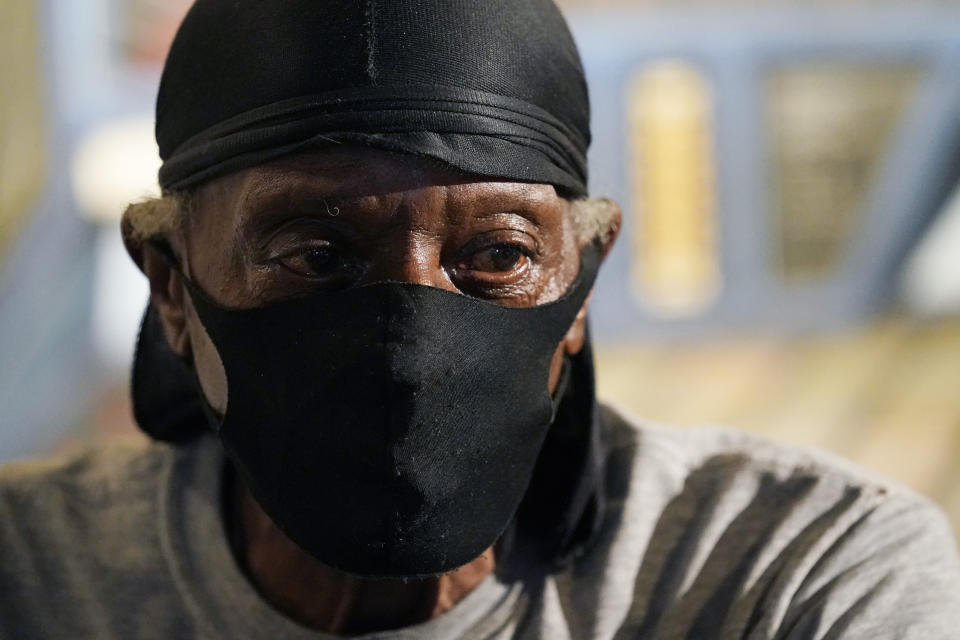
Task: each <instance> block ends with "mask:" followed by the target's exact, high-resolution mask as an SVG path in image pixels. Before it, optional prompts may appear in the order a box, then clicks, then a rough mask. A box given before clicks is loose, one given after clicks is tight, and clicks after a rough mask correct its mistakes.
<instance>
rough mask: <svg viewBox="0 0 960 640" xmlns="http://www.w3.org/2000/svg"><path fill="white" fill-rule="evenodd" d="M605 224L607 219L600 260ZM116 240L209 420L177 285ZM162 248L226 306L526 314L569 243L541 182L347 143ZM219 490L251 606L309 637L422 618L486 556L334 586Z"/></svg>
mask: <svg viewBox="0 0 960 640" xmlns="http://www.w3.org/2000/svg"><path fill="white" fill-rule="evenodd" d="M125 224H126V223H125ZM618 228H619V215H617V217H616V219H615V220H614V223H613V224H612V225H611V229H610V232H609V234H608V235H607V236H606V237H605V238H604V244H605V246H604V249H605V251H609V249H610V247H611V246H612V244H613V241H614V239H615V237H616V232H617V230H618ZM124 236H125V238H126V243H127V248H128V250H129V252H130V254H131V256H132V257H133V258H134V260H135V261H136V262H137V264H138V265H139V266H140V269H141V270H142V271H143V272H144V273H145V274H146V276H147V277H148V278H149V280H150V287H151V301H152V303H153V305H154V307H155V308H156V309H157V311H158V312H159V315H160V318H161V320H162V323H163V327H164V333H165V335H166V338H167V340H168V342H169V344H170V346H171V348H172V349H173V350H174V351H175V352H176V353H178V354H180V355H182V356H184V357H188V358H191V359H192V361H193V362H194V365H195V367H196V369H197V375H198V378H199V380H200V385H201V387H202V389H203V391H204V394H205V395H206V396H207V399H208V401H209V402H210V404H211V405H212V406H213V407H214V409H216V410H217V411H219V412H221V413H222V412H223V411H224V410H225V409H226V405H227V384H226V377H225V375H224V372H223V367H222V365H221V363H220V360H219V357H218V356H217V353H216V350H215V349H214V347H213V345H212V343H211V342H210V339H209V337H208V336H207V334H206V332H205V331H204V329H203V327H202V325H201V324H200V322H199V320H198V319H197V316H196V312H195V310H194V308H193V305H192V304H191V301H190V298H189V296H188V295H187V292H186V290H185V288H184V284H183V280H182V278H181V277H180V275H179V274H178V273H177V271H176V270H174V269H172V268H171V267H170V265H169V264H168V262H167V261H166V260H165V259H164V257H163V256H162V255H161V253H160V252H159V251H158V250H157V249H156V248H155V247H154V246H153V245H152V244H151V243H140V242H137V241H136V240H134V239H132V238H131V235H130V234H129V228H126V232H125V233H124ZM168 242H169V244H170V246H171V247H172V249H173V251H174V253H175V254H176V256H177V260H178V262H179V264H180V268H181V269H182V271H183V273H184V274H186V275H187V276H188V277H190V278H191V279H192V280H193V281H194V282H195V283H196V284H197V285H199V286H200V287H201V288H202V289H203V290H204V291H206V292H207V294H208V295H210V296H211V297H212V298H213V299H214V300H216V301H217V302H219V303H220V304H221V305H224V306H228V307H235V308H244V307H256V306H262V305H265V304H268V303H270V302H274V301H277V300H281V299H284V298H290V297H295V296H300V295H306V294H309V293H310V292H311V291H316V290H317V289H322V288H330V287H349V286H352V285H358V284H364V283H368V282H374V281H380V280H392V281H403V282H411V283H417V284H423V285H428V286H433V287H439V288H442V289H447V290H448V291H453V292H457V293H461V294H464V295H469V296H475V297H480V298H484V299H487V300H490V301H492V302H495V303H497V304H502V305H506V306H517V307H523V306H533V305H538V304H543V303H546V302H549V301H552V300H555V299H557V298H558V297H560V296H561V295H562V294H563V293H564V292H565V291H566V289H567V288H568V287H569V285H570V284H571V283H572V282H573V279H574V278H575V276H576V274H577V269H578V265H579V252H580V249H581V248H582V247H581V246H580V245H579V243H578V241H577V234H576V229H575V226H574V223H573V219H572V216H571V215H570V203H569V202H568V201H567V200H566V199H564V198H562V197H560V196H559V195H558V194H557V193H556V190H555V189H554V188H553V187H552V186H550V185H543V184H527V183H517V182H505V181H498V180H494V179H487V178H481V177H475V176H464V175H463V174H458V173H454V172H452V171H450V170H448V169H445V168H442V167H440V166H438V165H437V163H433V162H427V161H421V160H418V159H416V158H412V157H409V156H402V155H397V154H392V153H388V152H383V151H376V150H371V149H361V148H342V149H337V150H335V151H327V152H323V153H316V154H309V155H302V156H292V157H288V158H284V159H281V160H279V161H276V162H273V163H270V164H266V165H261V166H257V167H254V168H251V169H246V170H242V171H239V172H237V173H234V174H231V175H228V176H225V177H222V178H218V179H215V180H212V181H210V182H209V183H207V184H205V185H204V186H203V187H201V188H200V189H199V190H198V192H197V193H196V197H195V200H194V210H193V212H192V214H191V215H190V216H189V218H188V219H187V220H186V221H185V223H184V224H183V225H182V227H181V229H179V230H178V231H177V232H176V233H174V234H173V235H172V236H171V237H169V238H168ZM585 317H586V305H584V308H583V309H581V312H580V314H579V315H578V316H577V319H576V320H575V321H574V323H573V325H572V326H571V327H570V330H569V331H568V332H567V334H566V336H565V337H564V339H563V340H562V341H561V343H560V344H558V345H557V349H556V352H555V353H554V357H553V360H552V365H551V369H550V375H549V380H547V381H546V383H547V384H548V385H549V388H550V390H551V391H553V390H554V389H555V388H556V385H557V381H558V379H559V375H560V372H561V368H562V363H563V356H564V354H575V353H577V352H578V351H579V350H580V349H581V348H582V347H583V341H584V326H585V325H584V323H585ZM264 428H269V425H264ZM234 479H235V478H234ZM235 480H236V479H235ZM232 485H233V487H234V489H233V490H232V491H231V492H230V495H228V496H227V508H226V519H227V522H228V525H229V528H230V529H231V538H232V540H233V542H234V548H235V549H236V550H237V551H236V553H237V556H238V562H239V563H240V565H241V567H242V568H243V569H244V570H245V572H246V574H247V575H248V576H249V578H250V580H251V581H252V583H253V584H254V585H255V586H256V588H257V589H258V591H259V592H260V593H261V594H262V595H263V597H265V598H266V599H267V600H268V601H269V602H271V603H272V604H273V605H274V606H275V607H276V608H277V609H279V610H280V611H282V612H283V613H284V614H286V615H288V616H289V617H291V618H293V619H294V620H297V621H298V622H300V623H301V624H304V625H306V626H309V627H311V628H315V629H318V630H322V631H327V632H333V633H342V634H356V633H363V632H370V631H376V630H383V629H392V628H399V627H402V626H406V625H410V624H415V623H417V622H422V621H424V620H427V619H430V618H433V617H435V616H438V615H440V614H441V613H443V612H444V611H447V610H449V609H450V608H452V607H453V606H454V605H455V604H456V603H457V602H459V601H460V600H461V599H462V598H463V597H464V596H466V595H467V594H468V593H469V592H470V591H471V590H472V589H473V588H474V587H476V586H477V585H478V584H479V583H480V582H482V581H483V579H484V578H486V577H487V576H488V575H489V574H490V573H491V572H492V571H493V569H494V564H495V558H494V552H493V549H492V548H491V549H488V550H487V551H486V552H485V553H483V554H482V555H481V556H480V557H478V558H477V559H475V560H474V561H472V562H470V563H469V564H467V565H465V566H463V567H461V568H459V569H457V570H456V571H453V572H450V573H448V574H445V575H442V576H439V577H434V578H428V579H420V580H411V581H406V582H404V581H400V580H365V579H363V578H359V577H355V576H349V575H346V574H343V573H340V572H338V571H335V570H333V569H330V568H329V567H326V566H324V565H322V564H320V563H319V562H317V561H316V560H314V559H313V558H312V557H311V556H309V555H307V554H306V552H304V551H302V550H301V549H300V548H299V547H298V546H297V545H296V544H294V543H293V542H292V541H290V540H289V539H288V538H287V537H286V536H285V535H284V534H283V533H282V532H281V531H280V530H279V529H278V528H277V527H276V525H275V524H274V523H273V521H272V520H271V519H270V518H269V516H267V515H266V514H265V513H264V512H263V510H262V509H261V508H260V506H259V504H258V503H257V502H256V500H254V499H253V497H252V496H251V495H250V493H249V491H248V490H247V489H246V487H245V486H244V485H243V484H242V482H240V481H234V482H233V483H232Z"/></svg>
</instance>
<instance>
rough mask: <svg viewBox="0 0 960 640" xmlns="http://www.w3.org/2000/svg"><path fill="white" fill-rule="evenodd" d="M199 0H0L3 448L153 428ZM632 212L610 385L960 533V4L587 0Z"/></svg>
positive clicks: (618, 393) (605, 145) (626, 402)
mask: <svg viewBox="0 0 960 640" xmlns="http://www.w3.org/2000/svg"><path fill="white" fill-rule="evenodd" d="M188 5H189V2H187V1H185V0H85V1H84V2H82V3H81V2H73V1H69V0H3V2H2V3H0V462H2V461H6V460H11V459H14V458H22V457H28V456H35V455H40V454H45V453H51V452H56V451H63V450H66V449H70V448H74V447H77V446H80V445H82V444H86V443H89V442H91V441H98V440H102V439H107V438H119V437H131V438H132V437H139V436H138V435H137V431H136V428H135V426H134V425H133V421H132V417H131V413H130V406H129V401H128V398H127V393H128V390H127V381H128V377H129V367H130V361H131V357H132V352H133V344H134V341H135V338H136V332H137V328H138V323H139V319H140V315H141V314H142V312H143V308H144V305H145V302H146V300H147V288H146V282H145V280H144V279H143V278H142V276H140V275H139V272H137V271H136V269H135V268H134V267H133V265H132V263H130V262H129V259H128V258H127V257H126V254H125V252H124V250H123V247H122V244H121V242H120V236H119V228H118V220H119V216H120V214H121V213H122V211H123V209H124V206H125V204H126V203H127V202H129V201H131V200H135V199H138V198H142V197H144V196H149V195H155V194H156V193H157V186H156V170H157V168H158V166H159V160H158V158H157V150H156V145H155V143H154V142H153V137H152V136H153V131H152V127H153V101H154V98H155V95H156V85H157V81H158V78H159V72H160V68H161V66H162V63H163V58H164V55H165V53H166V49H167V47H168V45H169V42H170V40H171V39H172V36H173V33H174V31H175V29H176V26H177V24H178V22H179V19H180V18H181V17H182V15H183V13H184V12H185V11H186V8H187V6H188ZM562 6H563V9H564V10H565V12H566V13H567V15H568V18H569V20H570V23H571V27H572V29H573V31H574V34H575V37H576V38H577V40H578V42H579V44H580V46H581V50H582V54H583V58H584V64H585V66H586V69H587V74H588V78H589V82H590V87H591V95H592V102H593V109H594V122H593V129H594V144H593V148H592V155H591V171H592V191H593V193H594V194H596V195H608V196H610V197H612V198H614V199H615V200H617V201H619V202H620V203H621V204H622V205H623V207H624V212H625V226H624V231H623V234H622V236H621V241H620V243H619V246H618V247H617V248H616V249H615V251H614V253H613V254H612V256H611V257H610V259H609V261H608V264H607V266H606V270H605V272H604V273H603V274H602V275H601V278H600V281H599V282H598V285H597V289H596V293H595V296H594V301H593V306H592V316H591V317H592V320H591V322H592V328H593V333H594V339H595V342H596V346H597V352H598V353H597V355H598V365H599V374H598V375H599V384H600V391H601V395H602V396H604V397H606V398H608V399H611V400H612V401H614V403H615V404H618V405H619V406H621V407H624V408H626V409H628V410H629V411H631V412H633V413H634V414H636V415H638V416H642V417H644V418H648V419H650V420H655V421H662V422H669V423H672V424H676V425H678V427H681V428H682V427H683V426H685V425H693V424H704V423H713V424H726V425H730V426H734V427H738V428H742V429H745V430H748V431H751V432H754V433H757V434H761V435H763V436H766V437H769V438H773V439H776V440H779V441H782V442H787V443H792V444H798V445H803V446H813V447H818V448H822V449H827V450H830V451H833V452H835V453H837V454H840V455H842V456H845V457H848V458H851V459H853V460H854V461H856V462H858V463H860V464H862V465H865V466H867V467H870V468H872V469H875V470H877V471H880V472H882V473H885V474H887V475H890V476H893V477H894V478H896V479H897V480H899V481H901V482H902V483H905V484H907V485H909V486H911V487H913V488H914V489H916V490H918V491H920V492H922V493H924V494H926V495H928V496H930V497H931V498H932V499H934V500H935V501H937V502H938V503H940V504H941V505H942V506H943V507H944V508H945V509H946V510H947V512H948V513H949V514H950V516H951V518H952V519H953V522H954V525H955V527H957V528H958V530H960V465H958V462H960V192H957V186H958V183H960V29H957V25H958V24H960V1H958V2H947V1H941V2H922V1H918V0H904V1H902V2H889V1H888V2H870V1H866V0H861V1H847V2H844V1H840V0H820V1H812V0H811V1H807V2H802V1H795V2H776V1H772V0H768V1H766V2H755V3H750V2H744V1H741V2H736V3H734V2H721V1H718V0H714V1H712V2H682V1H679V0H670V1H669V2H667V1H664V2H642V1H640V0H633V1H629V0H622V1H619V2H618V1H606V2H600V1H593V2H591V1H589V0H564V1H563V2H562Z"/></svg>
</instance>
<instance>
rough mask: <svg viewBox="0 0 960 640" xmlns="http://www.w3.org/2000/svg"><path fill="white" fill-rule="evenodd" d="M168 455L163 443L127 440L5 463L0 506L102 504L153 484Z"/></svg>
mask: <svg viewBox="0 0 960 640" xmlns="http://www.w3.org/2000/svg"><path fill="white" fill-rule="evenodd" d="M171 455H172V448H171V447H169V446H167V445H164V444H159V443H155V442H150V441H140V440H130V441H125V442H122V443H111V444H108V445H105V446H100V447H89V448H86V449H84V450H81V451H79V452H75V453H72V454H70V455H67V456H60V457H53V458H48V459H40V460H26V461H16V462H11V463H7V464H5V465H2V466H0V505H3V508H6V509H14V510H27V511H31V510H40V509H50V508H56V507H57V506H58V505H59V506H64V505H66V504H69V503H74V502H77V503H83V504H85V505H87V506H89V507H92V508H97V507H101V508H103V507H109V506H110V505H112V504H115V502H116V499H117V498H118V497H123V498H134V499H135V498H140V497H143V496H144V492H149V490H150V487H151V486H152V485H155V483H156V482H157V476H158V474H159V473H161V472H162V470H163V468H164V466H165V464H167V462H168V461H169V459H170V457H171Z"/></svg>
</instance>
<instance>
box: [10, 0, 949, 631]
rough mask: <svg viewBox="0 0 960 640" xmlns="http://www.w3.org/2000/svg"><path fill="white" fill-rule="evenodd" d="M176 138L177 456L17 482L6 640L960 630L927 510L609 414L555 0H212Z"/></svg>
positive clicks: (192, 45)
mask: <svg viewBox="0 0 960 640" xmlns="http://www.w3.org/2000/svg"><path fill="white" fill-rule="evenodd" d="M157 138H158V142H159V143H160V150H161V156H162V158H163V160H164V165H163V168H162V169H161V172H160V180H161V185H162V186H163V188H164V192H165V196H164V197H163V198H161V199H160V200H157V201H152V202H147V203H141V204H138V205H133V206H131V208H130V209H129V210H128V211H127V213H126V215H125V218H124V237H125V240H126V243H127V247H128V249H129V251H130V254H131V256H132V257H133V258H134V260H135V261H136V262H137V264H138V265H139V266H140V268H141V269H142V270H143V272H144V273H145V274H146V276H147V277H148V278H149V280H150V286H151V302H150V306H149V309H148V311H147V314H146V315H145V318H144V324H143V328H142V331H141V336H140V342H139V345H138V351H137V359H136V362H135V366H134V375H133V395H134V407H135V414H136V417H137V420H138V423H139V424H140V426H141V427H142V428H143V429H144V430H145V431H146V432H147V433H149V434H150V435H151V436H153V437H154V438H155V439H156V440H157V441H166V443H164V442H154V443H153V444H151V445H149V446H146V447H143V448H135V449H132V450H119V449H107V450H102V451H96V452H92V453H88V454H85V455H82V456H79V457H77V458H74V459H72V460H71V461H69V462H66V463H59V464H50V465H43V466H37V465H35V464H25V465H21V466H12V467H9V468H7V469H6V470H5V471H4V472H3V476H2V482H0V514H2V515H0V545H2V547H0V548H2V549H3V555H2V560H0V593H2V594H3V595H2V597H0V633H2V635H3V637H10V638H47V637H51V638H67V637H69V638H191V637H203V638H231V639H232V638H258V637H263V638H330V637H338V636H341V635H349V636H358V635H362V637H369V638H378V639H382V638H404V639H419V638H424V639H427V638H430V639H434V638H436V639H439V638H444V639H446V638H545V639H551V640H553V639H563V638H732V637H738V638H739V637H749V638H804V639H806V638H904V637H908V638H951V637H956V634H957V633H958V629H960V617H958V613H957V612H958V610H960V607H958V605H960V567H958V560H957V554H956V550H955V547H954V542H953V536H952V533H951V531H950V530H949V527H948V526H947V525H946V524H945V522H944V519H943V517H942V516H941V514H940V513H939V512H938V511H937V510H936V509H935V508H934V507H932V506H931V505H930V504H929V503H927V502H926V501H925V500H923V499H921V498H919V497H918V496H916V495H913V494H911V493H910V492H908V491H906V490H904V489H901V488H899V487H896V486H893V485H891V484H890V483H888V482H886V481H884V480H882V479H875V478H871V477H868V476H867V475H866V474H865V473H864V472H862V471H859V470H855V469H849V468H846V467H844V466H843V465H842V464H840V463H835V462H831V461H828V460H825V459H823V458H822V457H820V456H818V455H815V454H807V453H803V452H799V451H794V450H789V449H785V448H780V447H777V446H775V445H771V444H767V443H763V442H759V441H756V440H753V439H751V438H749V437H747V436H744V435H740V434H736V433H730V432H724V431H720V430H686V431H682V432H673V431H670V430H665V429H661V428H658V427H653V426H647V425H633V424H630V423H629V422H628V421H627V420H626V419H625V418H623V417H621V416H620V415H618V414H617V413H615V412H614V411H612V410H610V409H607V408H605V407H602V406H599V405H598V404H597V403H596V401H595V399H594V390H593V372H592V361H591V357H590V350H589V340H588V335H587V327H586V304H587V299H588V296H589V292H590V287H591V285H592V282H593V278H594V277H595V274H596V270H597V267H598V266H599V263H600V261H601V260H602V258H603V256H605V255H606V253H607V252H608V251H609V249H610V248H611V246H612V244H613V242H614V239H615V237H616V235H617V230H618V228H619V225H620V215H619V211H618V210H617V208H616V207H615V205H613V204H612V203H609V202H607V201H604V200H596V199H589V198H586V168H585V152H586V148H587V145H588V141H589V130H588V106H587V96H586V87H585V84H584V80H583V73H582V70H581V67H580V63H579V60H578V57H577V54H576V49H575V47H574V45H573V43H572V40H571V38H570V35H569V33H568V32H567V30H566V26H565V25H564V23H563V20H562V18H561V17H560V15H559V13H558V12H557V11H556V9H555V7H553V6H552V4H550V3H549V0H514V1H513V2H507V1H506V0H485V1H484V2H482V3H479V2H452V1H450V0H446V1H445V0H395V1H391V2H389V3H388V2H375V1H373V0H367V1H366V2H351V1H346V0H340V1H330V2H324V3H317V2H311V1H310V0H286V1H285V2H282V3H281V2H276V3H267V2H257V1H254V0H243V1H239V2H237V1H229V2H228V1H226V0H200V1H199V2H198V3H197V4H196V5H195V6H194V7H193V9H192V10H191V12H190V13H189V14H188V16H187V17H186V19H185V21H184V23H183V25H182V27H181V29H180V31H179V33H178V36H177V39H176V41H175V42H174V44H173V47H172V50H171V53H170V56H169V58H168V60H167V63H166V66H165V70H164V76H163V80H162V81H161V87H160V93H159V98H158V104H157ZM691 393H695V390H692V391H691Z"/></svg>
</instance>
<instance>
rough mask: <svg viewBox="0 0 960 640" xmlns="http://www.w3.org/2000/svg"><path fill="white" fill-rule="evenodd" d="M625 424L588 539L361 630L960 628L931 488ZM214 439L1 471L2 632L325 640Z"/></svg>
mask: <svg viewBox="0 0 960 640" xmlns="http://www.w3.org/2000/svg"><path fill="white" fill-rule="evenodd" d="M606 411H607V418H608V420H609V423H610V424H611V425H612V426H613V433H612V438H613V441H612V443H611V449H610V458H609V461H608V467H607V483H606V491H607V494H608V501H607V506H608V509H607V511H606V513H605V518H604V523H603V527H602V530H601V533H600V536H599V538H598V540H597V541H596V543H595V544H594V545H593V546H591V547H590V549H589V551H588V552H587V553H585V554H584V555H583V556H582V557H580V558H578V559H577V560H576V561H575V562H574V563H573V564H572V566H571V567H570V569H569V570H568V571H565V572H563V573H559V574H554V575H551V576H548V577H542V576H541V577H531V579H530V580H527V581H523V582H518V583H514V584H503V583H501V582H499V581H498V580H497V579H496V578H494V577H491V578H488V579H487V580H486V581H485V582H483V583H482V584H481V585H480V586H479V587H478V588H477V589H475V590H474V591H473V592H471V593H470V594H469V595H468V596H467V597H466V598H465V599H464V600H463V601H461V602H460V603H459V604H457V605H456V606H455V607H454V608H453V609H452V610H450V611H449V612H447V613H445V614H443V615H441V616H439V617H438V618H435V619H433V620H431V621H429V622H427V623H424V624H420V625H416V626H412V627H407V628H405V629H401V630H398V631H392V632H384V633H378V634H372V635H367V636H362V637H363V638H367V639H377V640H386V639H395V640H401V639H402V640H450V639H455V638H497V639H507V638H517V639H525V640H526V639H530V640H532V639H544V640H566V639H587V638H590V639H593V638H596V639H617V640H619V639H627V638H629V639H639V638H670V639H673V638H690V639H703V640H706V639H711V638H725V639H726V638H783V639H788V638H789V639H798V640H799V639H804V640H807V639H810V640H812V639H821V638H822V639H827V638H830V639H836V638H858V639H859V638H867V639H871V640H878V639H887V638H889V639H893V638H898V639H900V638H912V639H948V638H960V562H958V557H957V551H956V545H955V541H954V536H953V533H952V532H951V530H950V528H949V526H948V525H947V523H946V521H945V519H944V517H943V515H942V514H941V512H940V511H939V510H938V509H937V508H935V507H934V506H933V505H931V504H930V503H929V502H928V501H927V500H925V499H924V498H921V497H919V496H917V495H916V494H914V493H912V492H910V491H908V490H906V489H904V488H902V487H899V486H897V485H895V484H893V483H891V482H889V481H886V480H884V479H882V478H877V477H873V476H871V475H870V474H868V473H867V472H865V471H863V470H860V469H857V468H855V467H852V466H851V465H848V464H846V463H843V462H840V461H837V460H834V459H831V458H828V457H827V456H824V455H823V454H818V453H809V452H805V451H800V450H797V449H791V448H787V447H783V446H779V445H775V444H771V443H768V442H765V441H762V440H758V439H756V438H753V437H751V436H747V435H745V434H742V433H738V432H733V431H727V430H720V429H668V428H662V427H657V426H652V425H643V424H631V423H630V422H629V421H627V420H625V419H624V418H622V417H620V416H619V415H617V414H615V413H613V412H611V411H609V410H606ZM223 465H224V461H223V457H222V454H221V452H220V449H219V446H218V445H217V443H216V442H215V441H214V440H213V439H212V438H209V437H207V438H202V439H200V440H198V441H196V442H194V443H192V444H189V445H183V446H180V447H171V446H168V445H163V444H155V443H153V444H142V445H136V446H132V447H118V446H109V447H105V448H102V449H100V450H95V451H90V452H87V453H85V454H82V455H79V456H74V457H72V458H71V459H69V460H65V461H60V462H49V463H46V462H26V463H17V464H12V465H8V466H6V467H5V468H2V469H0V637H2V638H5V639H11V640H14V639H16V640H19V639H24V638H25V639H35V638H70V639H76V638H96V639H104V640H109V639H114V638H116V639H124V640H130V639H143V640H147V639H160V638H163V639H169V638H210V639H223V640H237V639H245V638H251V639H258V638H269V639H271V640H279V639H295V640H299V639H302V640H316V639H323V638H332V637H334V636H330V635H328V634H323V633H318V632H315V631H311V630H309V629H306V628H304V627H302V626H300V625H298V624H296V623H294V622H293V621H291V620H289V619H287V618H285V617H284V616H283V615H282V614H280V613H278V612H277V611H275V610H274V609H273V608H271V606H270V605H269V604H267V603H266V601H264V600H263V599H262V598H261V597H260V596H259V595H258V594H257V592H256V591H255V590H254V588H253V587H252V586H251V585H250V583H249V582H248V581H247V579H246V578H245V577H244V576H243V574H242V573H241V571H240V570H239V568H238V566H237V564H236V563H235V561H234V558H233V556H232V554H231V551H230V548H229V544H228V541H227V538H226V535H225V533H224V530H223V527H222V523H221V518H220V498H219V496H220V482H221V477H222V475H223V474H222V470H223Z"/></svg>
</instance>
